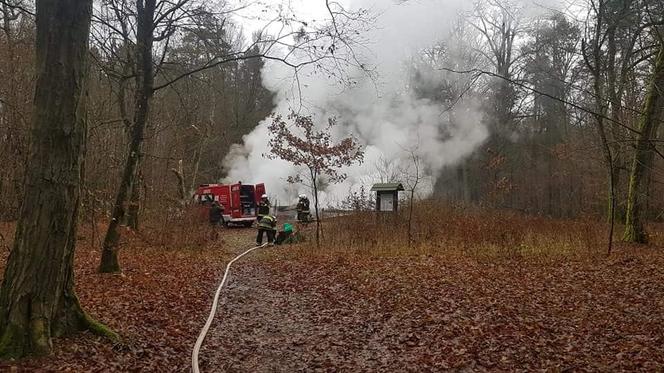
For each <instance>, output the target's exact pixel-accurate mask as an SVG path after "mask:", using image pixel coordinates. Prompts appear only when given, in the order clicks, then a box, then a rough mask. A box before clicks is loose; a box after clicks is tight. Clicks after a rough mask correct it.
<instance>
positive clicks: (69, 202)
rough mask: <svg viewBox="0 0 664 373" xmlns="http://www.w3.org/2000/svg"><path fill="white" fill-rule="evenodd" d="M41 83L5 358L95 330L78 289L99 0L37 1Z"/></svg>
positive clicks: (1, 321) (9, 280) (4, 298)
mask: <svg viewBox="0 0 664 373" xmlns="http://www.w3.org/2000/svg"><path fill="white" fill-rule="evenodd" d="M36 8H37V16H36V22H37V44H36V45H37V56H36V57H37V60H36V62H37V63H36V66H37V83H36V91H35V99H34V114H33V127H32V137H31V147H30V149H31V150H30V161H29V162H28V166H27V169H26V172H27V176H26V185H25V194H24V198H23V204H22V208H21V214H20V218H19V221H18V225H17V228H16V238H15V241H14V247H13V249H12V251H11V253H10V255H9V259H8V261H7V267H6V270H5V276H4V280H3V283H2V288H1V289H0V312H1V314H0V316H1V317H0V356H2V357H3V358H16V357H21V356H24V355H27V354H31V353H36V354H45V353H48V352H50V351H51V348H52V337H54V336H59V335H63V334H66V333H71V332H75V331H78V330H82V329H91V330H93V331H96V332H102V333H104V334H108V335H111V336H114V337H117V336H116V335H114V334H113V333H112V332H110V331H108V330H106V329H105V328H104V327H102V326H100V325H99V324H96V323H95V322H93V321H92V320H90V318H89V317H88V316H87V315H86V314H85V313H84V312H83V310H82V309H81V306H80V304H79V303H78V299H77V298H76V294H75V292H74V272H73V261H74V247H75V242H76V222H77V216H78V207H79V200H80V194H81V183H82V179H83V178H82V174H83V159H84V154H85V139H86V118H85V112H86V105H85V80H86V79H85V78H86V75H87V74H86V64H87V53H88V33H89V28H90V17H91V13H92V0H87V1H83V0H57V1H56V0H37V2H36Z"/></svg>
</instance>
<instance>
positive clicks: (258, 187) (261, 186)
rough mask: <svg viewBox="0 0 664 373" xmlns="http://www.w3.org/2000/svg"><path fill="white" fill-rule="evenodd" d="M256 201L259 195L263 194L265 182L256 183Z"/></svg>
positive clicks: (259, 198)
mask: <svg viewBox="0 0 664 373" xmlns="http://www.w3.org/2000/svg"><path fill="white" fill-rule="evenodd" d="M255 191H256V192H255V193H256V203H258V202H260V200H261V196H262V195H263V194H265V184H262V183H261V184H256V189H255Z"/></svg>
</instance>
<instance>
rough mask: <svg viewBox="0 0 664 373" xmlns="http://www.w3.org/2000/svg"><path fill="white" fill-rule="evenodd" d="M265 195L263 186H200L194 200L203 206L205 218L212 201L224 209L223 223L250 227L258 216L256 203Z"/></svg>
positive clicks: (238, 184) (240, 184) (239, 184)
mask: <svg viewBox="0 0 664 373" xmlns="http://www.w3.org/2000/svg"><path fill="white" fill-rule="evenodd" d="M263 194H265V184H255V185H251V184H242V183H241V182H238V183H237V184H201V185H200V186H199V187H198V189H196V193H195V194H194V200H195V201H196V203H197V204H200V205H201V206H204V207H205V208H204V212H205V216H207V211H208V209H209V206H210V205H211V204H212V201H217V202H219V204H220V205H222V206H223V207H224V223H226V224H238V225H244V226H246V227H250V226H251V225H252V224H253V222H254V221H256V216H257V214H258V211H257V207H258V202H259V201H260V200H261V196H262V195H263Z"/></svg>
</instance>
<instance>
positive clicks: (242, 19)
mask: <svg viewBox="0 0 664 373" xmlns="http://www.w3.org/2000/svg"><path fill="white" fill-rule="evenodd" d="M386 1H389V0H386ZM339 2H340V3H342V4H344V3H347V2H348V1H344V0H341V1H339ZM229 3H230V4H236V6H242V5H248V6H247V8H246V9H243V10H242V11H240V12H237V15H236V20H237V22H238V23H241V24H242V25H243V28H244V29H245V32H246V34H247V35H251V33H252V32H253V31H256V30H260V29H261V28H263V26H264V25H265V24H266V23H267V22H269V21H270V20H271V19H274V17H275V16H276V14H277V13H278V11H279V8H280V7H285V8H287V9H288V8H289V9H292V11H293V12H294V13H295V14H296V15H297V16H298V18H299V19H302V20H305V21H307V22H309V21H313V20H318V21H320V20H324V19H326V18H329V14H328V13H327V8H326V7H325V0H230V1H229ZM275 26H276V25H275Z"/></svg>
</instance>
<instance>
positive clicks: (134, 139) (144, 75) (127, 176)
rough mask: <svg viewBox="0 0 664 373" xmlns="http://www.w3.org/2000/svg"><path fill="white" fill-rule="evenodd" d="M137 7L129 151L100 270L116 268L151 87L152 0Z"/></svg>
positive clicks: (153, 0) (151, 91) (117, 268)
mask: <svg viewBox="0 0 664 373" xmlns="http://www.w3.org/2000/svg"><path fill="white" fill-rule="evenodd" d="M136 7H137V9H136V10H137V20H138V27H137V41H136V47H135V50H136V54H137V58H136V95H135V99H134V100H135V101H134V121H133V123H132V128H131V141H130V143H129V155H128V156H127V161H126V163H125V167H124V171H123V174H122V180H121V181H120V186H119V188H118V192H117V195H116V198H115V205H114V206H113V214H112V216H111V221H110V223H109V225H108V230H107V231H106V236H105V238H104V243H103V245H102V255H101V263H100V264H99V271H100V272H102V273H110V272H119V271H120V263H119V261H118V243H119V241H120V231H119V229H118V228H119V226H120V223H121V222H122V220H123V218H124V216H125V204H126V202H127V197H128V195H129V192H130V189H131V186H132V184H133V178H134V176H135V173H136V168H137V167H138V162H139V158H140V154H139V153H140V150H141V144H142V143H143V134H144V132H145V125H146V123H147V119H148V113H149V104H150V99H151V97H152V93H153V91H154V89H153V88H154V87H153V86H154V76H153V72H152V70H153V68H152V44H153V41H154V35H153V30H152V28H153V23H154V13H155V0H144V1H143V0H138V1H137V2H136Z"/></svg>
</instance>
